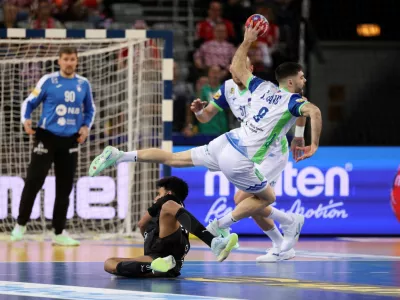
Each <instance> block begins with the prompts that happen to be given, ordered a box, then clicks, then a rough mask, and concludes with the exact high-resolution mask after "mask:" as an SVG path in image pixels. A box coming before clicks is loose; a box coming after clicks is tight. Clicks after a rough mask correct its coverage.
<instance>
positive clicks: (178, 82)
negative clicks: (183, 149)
mask: <svg viewBox="0 0 400 300" xmlns="http://www.w3.org/2000/svg"><path fill="white" fill-rule="evenodd" d="M172 84H173V90H172V99H173V100H174V118H173V120H174V121H173V130H174V132H181V131H182V130H183V129H184V127H185V125H186V114H184V113H183V112H186V111H187V110H188V107H190V103H191V102H192V100H193V98H194V93H193V88H192V86H191V85H190V84H188V83H186V82H185V81H183V80H182V79H181V77H180V73H179V65H178V64H177V63H176V62H174V79H173V81H172ZM189 110H190V109H189Z"/></svg>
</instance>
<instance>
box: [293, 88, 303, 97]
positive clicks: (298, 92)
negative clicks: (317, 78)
mask: <svg viewBox="0 0 400 300" xmlns="http://www.w3.org/2000/svg"><path fill="white" fill-rule="evenodd" d="M303 88H304V86H302V87H296V89H295V91H294V92H295V93H297V94H300V95H302V96H303Z"/></svg>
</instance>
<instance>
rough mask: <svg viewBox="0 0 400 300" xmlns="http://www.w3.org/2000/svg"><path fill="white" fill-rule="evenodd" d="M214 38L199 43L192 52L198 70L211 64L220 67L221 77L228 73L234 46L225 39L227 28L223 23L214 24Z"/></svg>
mask: <svg viewBox="0 0 400 300" xmlns="http://www.w3.org/2000/svg"><path fill="white" fill-rule="evenodd" d="M214 35H215V38H214V39H213V40H211V41H208V42H205V43H204V44H203V45H201V47H200V49H198V50H197V51H196V52H195V54H194V63H195V66H196V68H197V69H198V70H199V71H204V70H207V69H208V68H210V67H211V66H219V67H221V68H222V74H221V75H222V79H223V78H226V77H227V76H228V74H229V64H230V62H231V60H232V57H233V55H234V54H235V50H236V49H235V47H234V46H233V45H232V44H231V43H229V42H228V41H227V40H226V39H227V29H226V25H225V24H224V23H218V24H216V26H215V28H214Z"/></svg>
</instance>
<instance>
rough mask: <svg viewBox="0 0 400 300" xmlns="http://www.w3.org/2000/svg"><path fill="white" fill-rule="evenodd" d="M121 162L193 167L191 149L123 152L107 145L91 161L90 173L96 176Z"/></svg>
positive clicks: (150, 149) (151, 149)
mask: <svg viewBox="0 0 400 300" xmlns="http://www.w3.org/2000/svg"><path fill="white" fill-rule="evenodd" d="M121 162H151V163H159V164H164V165H168V166H171V167H176V168H179V167H193V166H194V164H193V161H192V155H191V150H188V151H183V152H177V153H172V152H168V151H164V150H161V149H158V148H149V149H144V150H138V151H131V152H123V151H120V150H118V149H117V148H115V147H112V146H107V147H106V148H105V149H104V151H103V153H101V154H100V155H99V156H97V157H96V158H95V159H94V160H93V161H92V163H91V165H90V168H89V175H90V176H96V175H98V174H99V173H100V172H101V171H103V170H104V169H106V168H108V167H110V166H113V165H115V164H117V163H121Z"/></svg>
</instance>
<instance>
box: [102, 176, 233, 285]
mask: <svg viewBox="0 0 400 300" xmlns="http://www.w3.org/2000/svg"><path fill="white" fill-rule="evenodd" d="M157 189H158V191H157V196H156V198H155V199H154V204H153V205H152V206H151V207H150V208H149V209H148V211H147V212H146V214H145V215H144V216H143V217H142V218H141V220H140V221H139V223H138V225H139V228H140V232H141V233H142V235H143V237H144V256H139V257H135V258H109V259H107V260H106V262H105V263H104V269H105V271H106V272H108V273H111V274H115V275H121V276H126V277H177V276H179V275H180V270H181V268H182V265H183V261H184V258H185V256H186V254H187V253H188V252H189V249H190V243H189V232H191V233H192V234H194V235H195V236H197V237H198V238H199V239H201V240H202V241H203V242H204V243H206V244H207V245H208V246H209V247H210V248H211V250H212V252H213V253H214V254H215V256H216V257H217V260H218V261H220V262H221V261H223V260H225V259H226V258H227V257H228V255H229V253H230V252H231V250H232V249H233V247H234V245H235V244H236V243H237V241H238V236H237V234H235V233H233V234H231V235H229V236H227V237H225V238H223V237H214V236H213V235H212V234H211V233H210V232H209V231H207V229H206V228H205V227H204V226H203V225H202V224H201V223H200V222H199V221H198V220H197V219H196V218H195V217H194V216H193V215H192V214H191V213H189V212H188V211H187V210H186V209H185V208H184V204H183V202H184V200H185V199H186V197H187V195H188V192H189V189H188V185H187V183H186V182H185V181H183V180H182V179H180V178H177V177H174V176H171V177H165V178H163V179H160V180H159V181H158V182H157Z"/></svg>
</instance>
